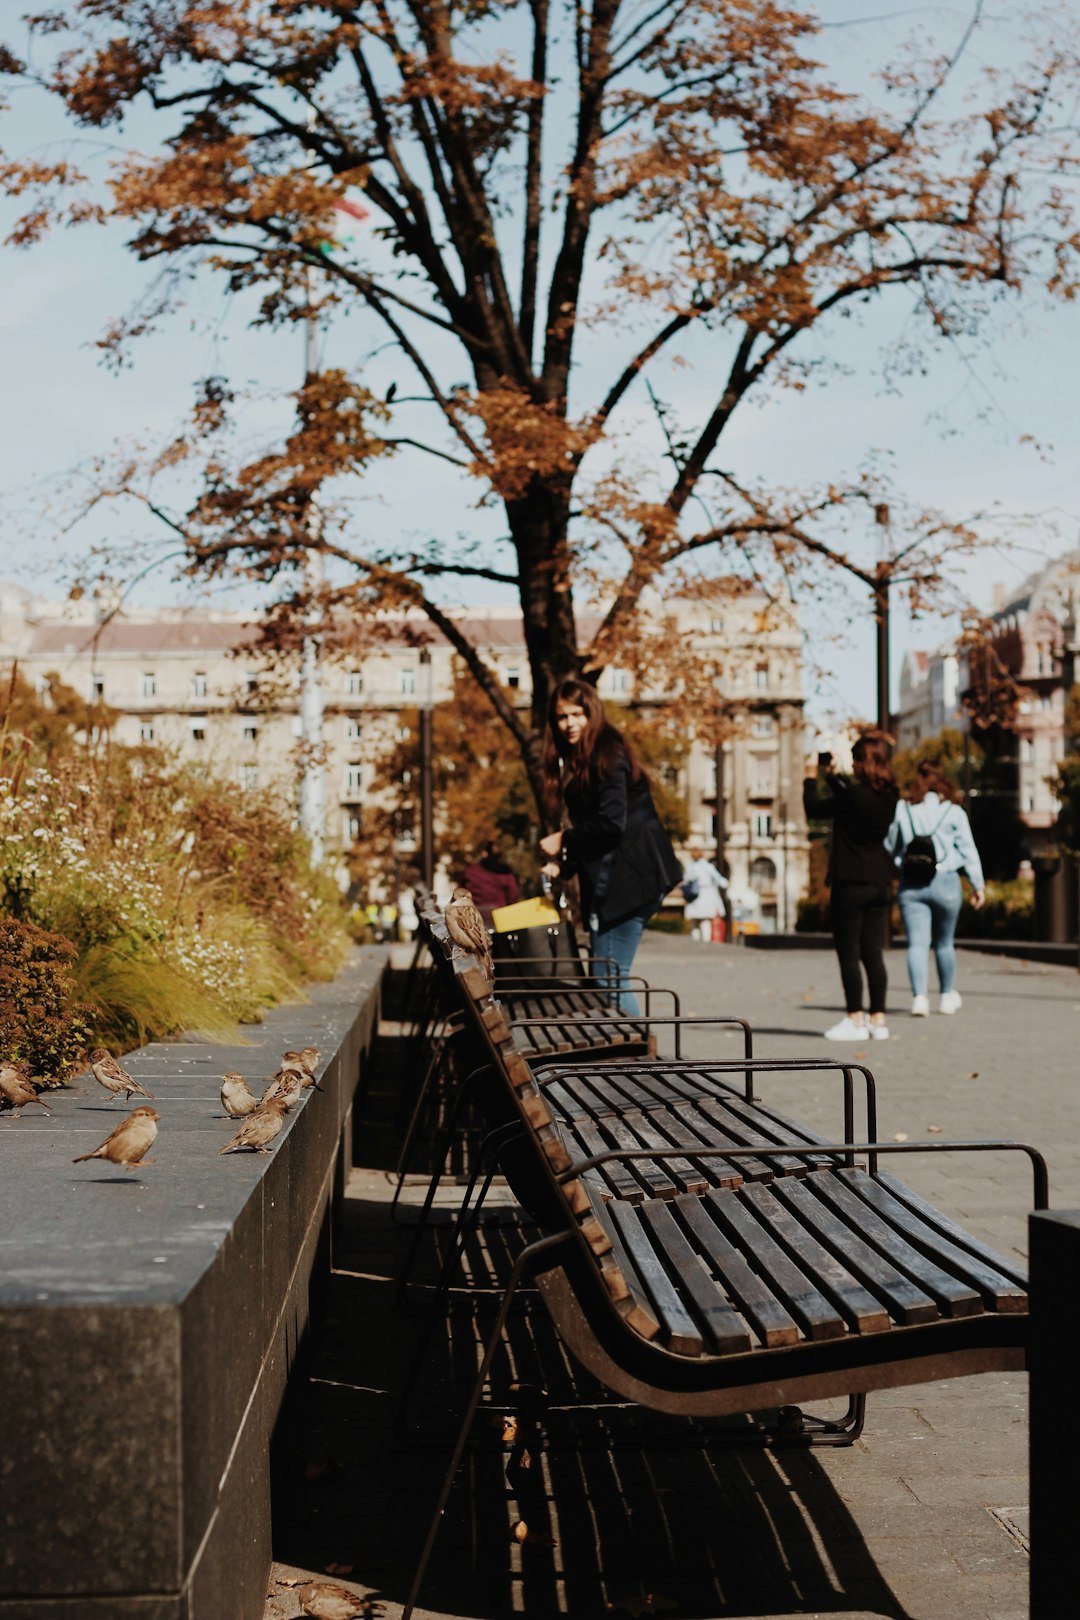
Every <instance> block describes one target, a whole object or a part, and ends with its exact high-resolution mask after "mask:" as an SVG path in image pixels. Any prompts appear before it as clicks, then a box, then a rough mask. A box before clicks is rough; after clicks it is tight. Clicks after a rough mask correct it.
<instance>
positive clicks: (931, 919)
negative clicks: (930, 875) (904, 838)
mask: <svg viewBox="0 0 1080 1620" xmlns="http://www.w3.org/2000/svg"><path fill="white" fill-rule="evenodd" d="M963 897H964V891H963V887H962V885H961V883H960V874H959V872H935V873H934V880H933V882H932V883H928V884H927V885H926V888H925V889H905V888H903V887H901V890H900V895H899V900H900V915H901V916H902V917H903V919H904V931H905V933H906V934H907V942H908V944H907V966H908V977H909V979H910V980H911V993H912V995H913V996H925V995H929V993H930V947H931V945H933V947H934V958H935V960H936V962H937V970H938V982H939V983H940V985H941V993H942V995H945V993H946V992H947V991H949V990H951V989H952V987H953V980H954V979H955V977H956V952H955V950H954V949H953V935H954V934H955V933H956V919H957V917H959V915H960V902H961V900H962V899H963Z"/></svg>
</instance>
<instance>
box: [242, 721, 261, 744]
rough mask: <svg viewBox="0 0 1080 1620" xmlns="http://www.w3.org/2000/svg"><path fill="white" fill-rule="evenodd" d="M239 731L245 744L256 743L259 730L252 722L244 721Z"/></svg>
mask: <svg viewBox="0 0 1080 1620" xmlns="http://www.w3.org/2000/svg"><path fill="white" fill-rule="evenodd" d="M241 731H242V734H243V738H244V741H245V742H250V743H253V742H258V740H259V728H258V726H257V725H256V724H255V722H254V720H246V721H245V722H244V724H243V726H242V728H241Z"/></svg>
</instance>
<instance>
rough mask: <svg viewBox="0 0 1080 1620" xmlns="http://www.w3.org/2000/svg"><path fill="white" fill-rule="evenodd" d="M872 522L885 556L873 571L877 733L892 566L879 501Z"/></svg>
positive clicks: (881, 719) (883, 709)
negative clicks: (880, 537)
mask: <svg viewBox="0 0 1080 1620" xmlns="http://www.w3.org/2000/svg"><path fill="white" fill-rule="evenodd" d="M874 522H875V523H876V524H877V525H878V527H879V528H880V529H881V531H882V539H883V541H884V544H885V550H886V555H885V556H883V557H881V558H880V559H879V560H878V564H877V567H876V568H875V569H874V586H873V590H874V625H875V627H876V630H877V723H878V730H879V731H888V729H889V584H890V581H891V579H892V567H891V564H890V560H889V557H888V555H887V553H888V549H889V508H888V507H887V506H886V505H885V504H884V502H882V504H881V505H880V506H875V507H874Z"/></svg>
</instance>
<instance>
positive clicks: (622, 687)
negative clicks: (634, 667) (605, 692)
mask: <svg viewBox="0 0 1080 1620" xmlns="http://www.w3.org/2000/svg"><path fill="white" fill-rule="evenodd" d="M629 688H630V676H629V673H628V672H627V671H626V670H625V669H613V670H612V671H611V690H612V691H613V692H626V691H629Z"/></svg>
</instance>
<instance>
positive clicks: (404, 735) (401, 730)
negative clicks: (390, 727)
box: [397, 726, 412, 742]
mask: <svg viewBox="0 0 1080 1620" xmlns="http://www.w3.org/2000/svg"><path fill="white" fill-rule="evenodd" d="M411 736H412V733H411V731H410V730H409V728H408V726H398V728H397V740H398V742H408V740H409V738H410V737H411Z"/></svg>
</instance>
